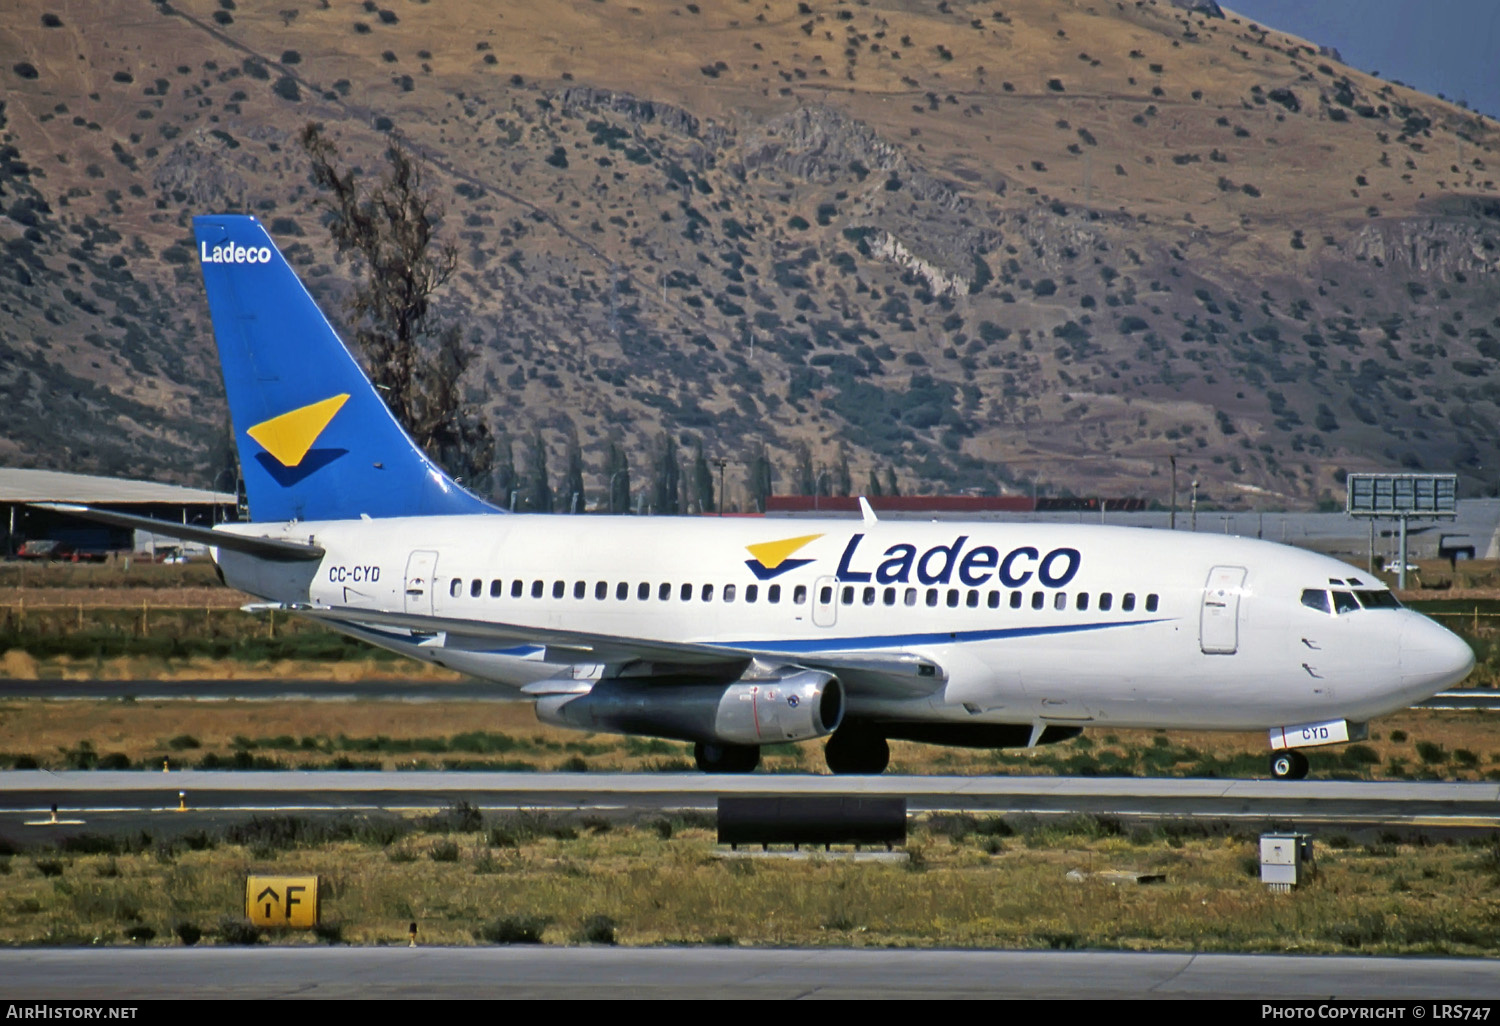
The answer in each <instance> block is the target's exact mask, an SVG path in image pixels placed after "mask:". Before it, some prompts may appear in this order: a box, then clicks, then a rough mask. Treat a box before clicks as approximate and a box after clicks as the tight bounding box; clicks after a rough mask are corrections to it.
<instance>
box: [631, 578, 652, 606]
mask: <svg viewBox="0 0 1500 1026" xmlns="http://www.w3.org/2000/svg"><path fill="white" fill-rule="evenodd" d="M635 597H636V598H637V599H639V600H640V601H642V602H644V601H646V600H647V599H648V598H650V597H651V585H649V584H647V583H646V582H645V581H642V582H641V583H640V584H637V585H636V586H635Z"/></svg>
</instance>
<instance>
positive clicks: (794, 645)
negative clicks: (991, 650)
mask: <svg viewBox="0 0 1500 1026" xmlns="http://www.w3.org/2000/svg"><path fill="white" fill-rule="evenodd" d="M1167 619H1168V618H1167V617H1158V618H1157V619H1154V620H1119V621H1115V622H1113V623H1070V624H1053V625H1050V626H1044V627H995V628H991V629H989V630H982V631H932V632H929V633H926V634H875V635H870V636H868V637H863V638H802V639H798V640H790V639H786V638H780V639H777V640H774V641H712V642H708V644H711V645H718V646H720V647H723V648H748V649H763V650H769V651H772V652H852V651H857V650H859V649H862V648H906V647H908V646H911V645H952V644H956V643H961V642H966V641H999V640H1003V639H1007V638H1037V637H1042V636H1044V635H1048V634H1077V633H1079V632H1080V631H1099V630H1107V629H1108V628H1111V627H1140V626H1142V625H1143V624H1151V623H1165V622H1167Z"/></svg>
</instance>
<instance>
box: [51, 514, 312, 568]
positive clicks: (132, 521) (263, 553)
mask: <svg viewBox="0 0 1500 1026" xmlns="http://www.w3.org/2000/svg"><path fill="white" fill-rule="evenodd" d="M27 505H30V506H35V507H36V508H38V509H46V510H52V511H53V512H54V513H67V514H70V515H72V516H75V517H82V518H83V519H85V520H96V521H98V522H99V523H101V524H112V525H113V526H115V527H128V528H131V529H132V530H136V531H150V532H151V533H152V534H164V535H166V536H167V537H168V538H181V539H183V540H184V541H194V542H202V543H203V544H204V545H213V546H216V547H218V548H221V549H229V550H231V551H233V552H244V553H247V554H249V555H252V556H259V557H260V558H261V559H270V560H275V561H277V562H281V563H292V562H297V561H300V560H315V559H322V558H323V549H322V547H321V546H318V545H309V544H307V543H305V542H295V541H287V540H286V539H284V538H266V537H257V536H255V535H249V534H231V533H229V532H228V531H216V530H214V529H213V528H212V527H199V526H197V525H196V524H174V523H173V522H172V521H170V520H156V519H154V518H152V517H138V516H135V515H134V514H132V513H118V512H116V511H115V510H112V509H95V508H94V507H93V506H80V505H77V504H76V503H71V502H32V503H28V504H27Z"/></svg>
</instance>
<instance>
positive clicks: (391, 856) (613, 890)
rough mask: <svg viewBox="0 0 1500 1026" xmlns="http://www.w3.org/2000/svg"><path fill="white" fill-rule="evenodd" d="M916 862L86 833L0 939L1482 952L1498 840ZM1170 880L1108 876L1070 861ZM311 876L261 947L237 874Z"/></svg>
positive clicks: (459, 836) (489, 825)
mask: <svg viewBox="0 0 1500 1026" xmlns="http://www.w3.org/2000/svg"><path fill="white" fill-rule="evenodd" d="M909 851H910V852H911V856H912V859H911V862H910V863H909V864H907V865H889V864H855V863H848V862H839V861H836V860H831V859H830V860H823V859H817V858H815V859H813V860H812V861H810V862H808V861H799V862H790V861H788V862H781V861H777V860H764V859H758V860H754V861H749V860H746V861H724V860H721V859H719V858H717V857H715V844H714V839H713V833H712V831H711V829H710V825H709V823H708V822H707V821H706V820H705V819H703V818H701V817H698V818H687V819H684V818H680V817H679V818H677V819H656V820H652V821H643V822H638V823H634V824H618V823H614V824H612V823H610V822H608V821H605V820H602V819H585V820H581V821H573V822H564V821H561V820H556V819H549V818H547V817H545V816H540V815H524V814H523V815H516V816H508V817H502V818H492V819H489V820H485V819H484V818H483V817H480V816H479V815H478V813H477V812H475V811H474V810H472V809H468V808H464V807H459V808H455V809H449V810H447V811H446V812H444V813H441V814H438V815H434V816H432V817H429V818H427V819H425V820H416V819H396V818H393V817H385V818H378V819H368V818H364V819H356V818H352V817H351V818H346V819H342V820H334V821H322V822H311V821H307V820H300V819H296V818H286V817H282V818H274V819H262V820H257V821H254V822H252V823H250V824H246V825H242V826H238V827H233V828H229V829H227V830H225V831H223V832H218V833H207V832H200V833H196V834H189V835H187V836H186V837H183V838H179V839H176V840H172V841H166V840H162V841H155V840H153V839H152V838H150V837H148V836H144V835H141V836H137V837H135V838H133V839H131V840H129V841H116V840H114V839H110V838H102V837H83V838H77V839H75V840H73V841H72V842H70V843H69V844H67V845H65V846H63V847H61V848H54V849H49V850H37V851H31V852H25V853H13V854H10V855H8V856H6V857H3V858H0V874H3V876H4V886H3V896H0V943H4V944H13V945H34V944H100V943H104V944H109V943H137V944H153V945H170V944H180V943H185V942H199V943H218V944H232V943H254V942H256V941H258V940H261V939H272V940H274V942H276V943H288V944H299V943H318V942H320V941H326V942H337V941H342V942H347V943H354V944H403V943H405V941H406V936H407V929H408V926H409V924H410V923H413V922H415V923H416V924H417V925H418V930H419V938H420V940H421V942H422V943H428V944H460V945H468V944H484V943H514V942H528V941H531V942H537V943H547V944H574V943H620V944H630V945H650V944H666V943H687V944H723V945H735V944H755V945H813V946H845V945H852V946H893V945H894V946H918V947H921V946H943V947H979V948H983V947H1005V948H1116V949H1127V950H1168V951H1170V950H1179V951H1185V950H1192V951H1298V952H1306V953H1332V952H1360V953H1364V954H1397V953H1400V954H1410V953H1424V954H1426V953H1431V954H1452V955H1485V956H1489V955H1493V954H1494V952H1495V951H1496V950H1497V948H1500V898H1497V888H1500V840H1497V839H1494V838H1491V839H1488V840H1485V841H1476V842H1468V843H1441V844H1431V845H1428V844H1416V845H1412V844H1405V843H1400V844H1398V843H1396V842H1395V841H1394V840H1391V839H1384V840H1381V841H1378V842H1376V843H1371V844H1352V843H1350V842H1349V841H1348V840H1347V839H1344V838H1340V837H1330V838H1328V839H1327V843H1326V844H1323V845H1320V848H1319V854H1318V868H1319V876H1318V878H1317V880H1316V881H1315V882H1314V883H1313V884H1311V885H1310V886H1308V887H1306V888H1304V889H1302V890H1299V891H1297V892H1295V893H1292V894H1279V895H1278V894H1270V893H1268V892H1267V890H1266V888H1265V887H1264V886H1263V885H1262V884H1261V883H1260V882H1259V880H1258V863H1257V856H1256V847H1255V842H1254V838H1253V837H1251V836H1248V835H1239V834H1218V835H1215V834H1213V833H1210V832H1208V831H1206V830H1204V829H1202V828H1198V827H1194V826H1189V825H1182V824H1178V825H1172V826H1168V827H1162V826H1157V827H1140V828H1136V829H1133V830H1127V829H1124V828H1122V827H1121V825H1120V824H1118V823H1116V822H1114V821H1111V820H1108V819H1098V818H1093V817H1078V818H1073V819H1069V820H1065V821H1047V822H1041V821H1038V820H1036V819H1029V818H1026V817H1011V818H1004V819H1002V818H1000V817H988V818H975V817H967V816H965V817H953V816H949V817H933V818H928V819H926V820H924V821H921V822H918V823H917V824H916V825H915V826H914V828H913V833H912V836H911V839H910V844H909ZM1104 870H1126V871H1137V872H1152V873H1162V874H1165V880H1164V882H1162V883H1157V884H1152V885H1118V886H1117V885H1114V884H1111V883H1109V882H1107V881H1106V880H1104V879H1101V878H1099V877H1097V876H1087V875H1086V876H1085V878H1084V879H1081V880H1075V879H1070V877H1069V873H1070V871H1077V872H1078V873H1081V874H1097V873H1099V872H1101V871H1104ZM251 872H254V873H295V874H302V873H316V874H319V875H320V876H321V877H322V879H323V881H324V893H323V915H324V926H323V927H322V929H321V930H320V931H319V932H318V933H315V934H284V935H273V936H272V937H270V938H261V937H260V936H259V935H257V934H256V933H255V932H254V931H252V930H250V929H249V928H248V925H247V924H246V923H244V922H243V920H242V919H241V916H242V911H241V910H242V908H243V893H244V877H245V876H246V874H248V873H251Z"/></svg>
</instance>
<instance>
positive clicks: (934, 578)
mask: <svg viewBox="0 0 1500 1026" xmlns="http://www.w3.org/2000/svg"><path fill="white" fill-rule="evenodd" d="M864 538H865V536H864V535H863V534H856V535H853V536H852V537H850V539H849V544H848V545H846V546H845V547H844V555H843V557H842V558H841V559H840V560H839V569H838V579H839V580H840V581H848V582H852V583H858V582H860V581H869V580H871V579H872V578H873V579H874V581H875V582H876V583H878V584H908V583H911V579H912V571H913V570H915V571H916V580H917V583H920V584H947V583H948V582H949V580H950V579H951V578H952V576H953V574H954V571H957V573H958V580H959V581H960V582H961V583H963V584H965V585H968V586H969V587H971V588H977V587H979V586H980V585H982V584H984V583H985V582H986V581H988V580H990V578H991V577H994V578H995V580H997V581H999V583H1001V584H1003V585H1004V586H1005V587H1007V588H1019V587H1021V586H1022V585H1024V584H1025V583H1026V582H1027V581H1029V580H1031V579H1032V576H1033V575H1035V577H1036V580H1037V583H1039V584H1041V585H1042V586H1043V587H1047V588H1061V587H1063V586H1064V585H1065V584H1067V583H1068V582H1069V581H1071V580H1072V579H1073V577H1074V575H1075V574H1077V573H1078V566H1079V564H1080V563H1081V562H1082V559H1083V557H1082V556H1080V555H1079V552H1078V550H1077V549H1069V548H1057V549H1053V550H1052V551H1050V552H1048V553H1047V554H1046V555H1045V556H1044V555H1042V554H1041V552H1040V551H1038V550H1037V549H1036V547H1035V546H1032V545H1022V546H1019V547H1017V548H1014V549H1011V550H1010V551H1009V552H1007V553H1006V554H1005V555H1004V556H1001V555H1000V550H999V549H997V548H995V547H994V546H993V545H976V546H974V547H973V548H971V549H969V550H968V551H966V552H965V551H963V549H964V545H965V543H967V542H968V540H969V536H968V535H966V534H961V535H959V536H958V537H957V538H955V539H954V540H953V542H952V543H951V544H949V545H934V546H933V547H932V548H930V549H928V550H927V551H926V552H923V553H921V555H918V554H917V547H916V546H915V545H912V544H910V543H908V542H898V543H897V544H895V545H892V546H891V547H890V548H888V549H886V550H885V552H884V556H885V557H886V558H885V559H884V560H882V561H881V562H880V564H879V565H878V566H876V567H875V569H874V570H857V569H855V568H854V563H855V556H856V554H857V551H858V549H859V543H860V542H862V541H864ZM935 561H936V562H935ZM866 565H868V564H866Z"/></svg>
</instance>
